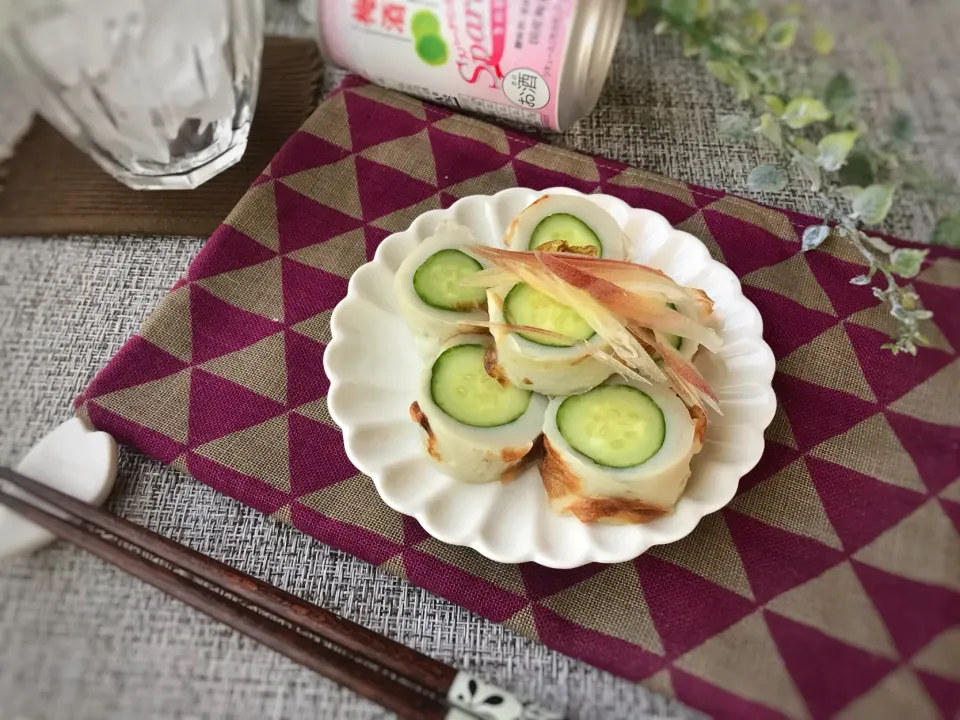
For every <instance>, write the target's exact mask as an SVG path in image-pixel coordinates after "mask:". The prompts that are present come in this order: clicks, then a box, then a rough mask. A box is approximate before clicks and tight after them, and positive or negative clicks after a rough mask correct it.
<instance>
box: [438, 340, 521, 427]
mask: <svg viewBox="0 0 960 720" xmlns="http://www.w3.org/2000/svg"><path fill="white" fill-rule="evenodd" d="M486 351H487V348H486V346H485V345H481V344H476V343H469V344H464V345H454V346H453V347H451V348H448V349H447V350H444V351H443V352H442V353H441V354H440V356H439V357H438V358H437V359H436V360H435V361H434V363H433V369H432V372H431V377H430V395H431V398H432V399H433V403H434V405H436V406H437V407H438V408H440V410H442V411H443V412H444V413H446V414H447V415H449V416H450V417H451V418H453V419H454V420H456V421H457V422H459V423H463V424H464V425H469V426H471V427H478V428H492V427H500V426H502V425H509V424H510V423H512V422H515V421H516V420H519V419H520V418H521V417H522V416H523V414H524V413H525V412H526V411H527V408H528V407H529V406H530V399H531V397H532V395H533V393H532V392H531V391H529V390H523V389H521V388H517V387H514V386H513V385H508V386H507V387H503V386H502V385H500V383H498V382H497V381H496V380H494V379H493V378H492V377H490V376H489V375H487V372H486V370H485V369H484V366H483V358H484V355H485V353H486ZM471 393H472V396H471ZM479 405H486V406H487V407H486V408H481V407H479Z"/></svg>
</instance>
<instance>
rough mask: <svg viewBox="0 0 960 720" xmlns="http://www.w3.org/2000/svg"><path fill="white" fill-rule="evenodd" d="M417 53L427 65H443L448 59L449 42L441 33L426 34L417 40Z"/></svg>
mask: <svg viewBox="0 0 960 720" xmlns="http://www.w3.org/2000/svg"><path fill="white" fill-rule="evenodd" d="M417 55H419V56H420V59H421V60H423V61H424V62H425V63H426V64H427V65H434V66H437V65H443V64H444V63H445V62H446V61H447V43H445V42H444V41H443V38H442V37H440V36H439V35H424V36H423V37H422V38H420V39H419V40H417Z"/></svg>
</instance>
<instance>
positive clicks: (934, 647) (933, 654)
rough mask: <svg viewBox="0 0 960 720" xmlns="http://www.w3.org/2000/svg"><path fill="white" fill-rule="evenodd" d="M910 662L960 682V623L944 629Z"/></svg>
mask: <svg viewBox="0 0 960 720" xmlns="http://www.w3.org/2000/svg"><path fill="white" fill-rule="evenodd" d="M910 664H911V665H913V666H914V667H918V668H920V669H921V670H926V671H927V672H931V673H934V674H936V675H941V676H943V677H945V678H949V679H950V680H953V681H954V682H960V625H954V626H953V627H952V628H948V629H947V630H944V631H943V632H942V633H940V635H938V636H937V637H935V638H934V639H933V640H932V641H931V642H930V644H929V645H927V646H926V647H925V648H923V649H922V650H921V651H920V652H918V653H917V654H916V655H914V656H913V659H912V660H911V661H910Z"/></svg>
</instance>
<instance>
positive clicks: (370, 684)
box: [0, 473, 449, 720]
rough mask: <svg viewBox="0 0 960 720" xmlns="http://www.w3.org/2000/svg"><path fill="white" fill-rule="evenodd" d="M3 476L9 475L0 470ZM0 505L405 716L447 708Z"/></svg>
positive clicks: (423, 716) (30, 513) (188, 583)
mask: <svg viewBox="0 0 960 720" xmlns="http://www.w3.org/2000/svg"><path fill="white" fill-rule="evenodd" d="M3 476H4V478H5V479H9V478H8V476H7V474H6V473H3ZM0 503H2V504H3V505H6V506H7V507H9V508H10V509H11V510H13V511H15V512H17V513H19V514H20V515H23V516H24V517H25V518H27V519H28V520H31V521H32V522H35V523H36V524H37V525H40V526H41V527H44V528H46V529H47V530H49V531H50V532H52V533H53V534H54V535H56V536H57V537H60V538H62V539H64V540H67V541H69V542H71V543H73V544H74V545H76V546H77V547H80V548H82V549H84V550H86V551H88V552H90V553H92V554H94V555H96V556H98V557H100V558H102V559H103V560H106V561H107V562H108V563H111V564H112V565H115V566H116V567H118V568H120V569H121V570H124V571H125V572H128V573H130V574H131V575H134V576H136V577H138V578H140V579H141V580H143V581H144V582H146V583H149V584H150V585H153V586H154V587H156V588H159V589H160V590H163V591H164V592H165V593H167V594H168V595H170V596H172V597H175V598H176V599H178V600H180V601H181V602H184V603H186V604H187V605H190V606H191V607H193V608H195V609H197V610H199V611H201V612H203V613H206V614H207V615H209V616H210V617H212V618H214V619H215V620H218V621H220V622H222V623H224V624H225V625H229V626H230V627H232V628H234V629H235V630H238V631H239V632H241V633H243V634H244V635H248V636H249V637H251V638H253V639H255V640H258V641H259V642H261V643H263V644H264V645H266V646H267V647H269V648H272V649H273V650H276V651H277V652H279V653H281V654H283V655H286V656H287V657H289V658H290V659H291V660H293V661H294V662H297V663H299V664H301V665H303V666H304V667H307V668H310V669H311V670H313V671H314V672H316V673H319V674H320V675H323V676H324V677H327V678H329V679H331V680H333V681H334V682H336V683H338V684H340V685H343V686H344V687H347V688H349V689H351V690H353V691H354V692H355V693H357V694H358V695H362V696H363V697H366V698H368V699H369V700H372V701H374V702H375V703H377V704H379V705H381V706H382V707H384V708H386V709H388V710H391V711H392V712H395V713H396V714H397V715H398V716H400V717H401V718H408V719H409V720H440V719H441V718H445V717H446V716H447V713H448V711H449V708H448V706H447V705H446V704H445V703H444V702H442V701H441V700H439V699H438V698H437V697H436V696H433V695H426V694H423V693H421V692H418V691H417V690H415V689H413V688H412V687H410V686H408V685H404V684H402V683H400V682H398V681H396V680H393V679H392V678H390V676H388V675H385V674H384V673H382V672H381V671H379V670H376V669H373V668H372V667H370V666H368V665H364V664H362V663H360V662H358V661H357V660H354V659H353V658H351V657H348V656H347V655H344V654H342V653H340V652H337V651H336V650H333V649H331V648H330V647H328V646H325V645H323V644H321V643H319V642H316V641H315V640H313V639H311V638H309V637H307V636H306V635H302V634H300V633H298V632H296V631H295V630H293V629H291V628H288V627H286V626H285V625H281V624H280V623H278V622H277V621H276V620H272V619H270V618H269V617H266V616H264V615H261V614H259V613H257V612H254V611H253V610H251V609H249V608H247V607H245V606H243V605H241V604H240V603H238V602H236V601H235V600H231V599H230V598H228V597H226V596H223V595H220V594H219V593H216V592H214V591H213V590H210V589H209V588H206V587H204V586H203V585H200V584H198V583H196V582H195V581H193V580H191V579H189V578H187V577H185V576H183V575H179V574H177V573H175V572H174V571H172V570H169V569H168V568H165V567H163V566H162V565H158V564H157V563H154V562H152V561H150V560H148V559H147V558H145V557H142V556H140V555H138V554H136V553H134V552H132V551H130V550H127V549H126V548H124V547H122V546H120V545H117V544H115V543H112V542H110V541H108V540H105V539H103V538H102V537H100V536H99V535H97V534H96V533H94V532H92V531H90V530H88V529H86V528H84V527H83V526H81V525H77V524H74V523H72V522H69V521H67V520H63V519H62V518H59V517H57V516H56V515H53V514H51V513H48V512H47V511H46V510H42V509H40V508H38V507H37V506H35V505H32V504H30V503H29V502H25V501H23V500H21V499H19V498H17V497H14V496H13V495H9V494H7V493H5V492H2V491H0Z"/></svg>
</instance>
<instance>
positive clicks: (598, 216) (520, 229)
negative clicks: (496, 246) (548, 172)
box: [504, 194, 625, 260]
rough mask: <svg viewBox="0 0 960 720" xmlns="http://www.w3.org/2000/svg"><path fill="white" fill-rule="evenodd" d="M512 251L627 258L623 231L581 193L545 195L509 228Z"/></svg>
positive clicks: (609, 258)
mask: <svg viewBox="0 0 960 720" xmlns="http://www.w3.org/2000/svg"><path fill="white" fill-rule="evenodd" d="M504 243H505V244H506V246H507V249H509V250H540V251H542V252H574V253H580V254H585V255H592V256H593V257H602V258H606V259H608V260H623V259H624V257H625V248H624V236H623V231H622V230H621V229H620V226H619V225H618V224H617V221H616V220H615V219H614V218H613V216H612V215H610V213H608V212H607V211H606V210H604V209H603V208H601V207H600V206H599V205H597V204H596V203H595V202H593V201H592V200H588V199H587V198H585V197H581V196H579V195H563V194H561V195H544V196H543V197H541V198H540V199H539V200H536V201H535V202H533V203H532V204H531V205H529V206H528V207H527V208H526V209H525V210H523V211H522V212H521V213H520V214H519V215H517V217H516V218H515V219H514V221H513V222H512V223H511V224H510V227H509V228H508V229H507V234H506V236H505V237H504Z"/></svg>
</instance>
